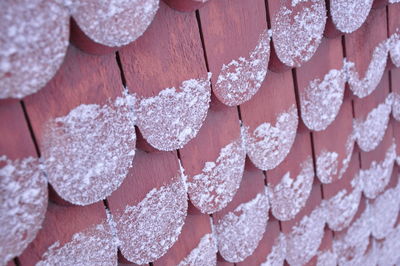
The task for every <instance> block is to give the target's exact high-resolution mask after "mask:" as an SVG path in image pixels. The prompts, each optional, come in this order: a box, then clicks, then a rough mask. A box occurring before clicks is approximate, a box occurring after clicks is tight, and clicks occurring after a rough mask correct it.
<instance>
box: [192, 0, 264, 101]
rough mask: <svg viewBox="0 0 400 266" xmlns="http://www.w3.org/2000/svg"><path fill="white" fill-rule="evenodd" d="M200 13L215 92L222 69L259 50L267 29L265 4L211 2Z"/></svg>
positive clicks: (233, 0) (253, 0)
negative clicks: (262, 36)
mask: <svg viewBox="0 0 400 266" xmlns="http://www.w3.org/2000/svg"><path fill="white" fill-rule="evenodd" d="M199 12H200V19H201V29H202V32H203V36H204V45H205V50H206V55H207V62H208V66H209V70H210V71H211V72H212V73H213V76H212V78H211V80H212V83H213V85H214V89H215V83H216V82H217V79H218V76H219V74H220V72H221V68H222V66H223V65H224V64H225V65H227V64H229V63H230V62H231V61H232V60H237V61H238V59H239V57H243V58H246V59H248V57H249V53H251V52H252V51H253V50H254V48H255V47H256V46H257V44H258V42H259V38H260V35H261V34H262V33H263V31H264V30H265V29H266V28H267V19H266V12H265V3H264V1H262V0H248V1H241V0H218V1H210V2H209V3H208V4H207V5H206V6H204V7H203V8H201V9H200V11H199ZM267 75H268V74H267ZM217 97H218V96H217ZM254 97H256V96H254Z"/></svg>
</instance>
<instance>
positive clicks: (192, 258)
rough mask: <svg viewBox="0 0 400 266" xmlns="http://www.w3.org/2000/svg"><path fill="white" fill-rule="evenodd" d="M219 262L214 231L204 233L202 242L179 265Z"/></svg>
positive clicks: (187, 265)
mask: <svg viewBox="0 0 400 266" xmlns="http://www.w3.org/2000/svg"><path fill="white" fill-rule="evenodd" d="M216 264H217V243H216V239H215V236H214V234H213V233H211V234H206V235H204V236H203V237H202V238H201V240H200V243H199V244H198V245H197V247H196V248H195V249H193V250H192V251H191V252H190V254H189V255H188V256H186V257H185V258H184V259H183V260H182V261H181V262H180V263H179V264H178V266H190V265H196V266H211V265H216Z"/></svg>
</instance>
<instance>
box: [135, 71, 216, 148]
mask: <svg viewBox="0 0 400 266" xmlns="http://www.w3.org/2000/svg"><path fill="white" fill-rule="evenodd" d="M210 78H211V73H208V77H207V78H205V79H190V80H185V81H183V82H182V85H181V87H180V88H179V90H176V89H175V88H166V89H164V90H162V91H161V92H160V93H159V94H158V95H157V96H154V97H150V98H141V99H140V100H139V101H138V102H137V105H136V112H137V116H138V119H137V126H138V127H139V129H140V132H141V133H142V134H143V137H144V138H145V139H146V140H147V142H149V144H150V145H152V146H153V147H155V148H156V149H159V150H163V151H172V150H176V149H180V148H182V147H183V146H184V145H185V144H186V143H188V142H189V141H190V140H191V139H193V138H194V137H196V135H197V133H198V131H199V130H200V128H201V126H202V125H203V122H204V120H205V118H206V116H207V111H208V108H209V106H210V101H211V99H210V97H211V87H210Z"/></svg>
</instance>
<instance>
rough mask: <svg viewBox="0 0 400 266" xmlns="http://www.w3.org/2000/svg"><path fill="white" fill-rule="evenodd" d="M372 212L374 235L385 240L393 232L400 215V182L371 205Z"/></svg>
mask: <svg viewBox="0 0 400 266" xmlns="http://www.w3.org/2000/svg"><path fill="white" fill-rule="evenodd" d="M371 211H372V214H373V215H372V217H371V227H372V230H371V231H372V235H373V236H374V237H375V238H376V239H383V238H385V237H386V236H387V235H388V234H389V233H390V232H391V231H392V230H393V228H394V226H395V223H396V222H397V218H398V216H399V213H400V212H399V211H400V182H399V183H398V184H397V187H395V188H390V189H388V190H386V191H385V192H384V193H383V194H381V195H379V196H378V197H377V198H376V199H375V200H374V202H373V203H372V204H371Z"/></svg>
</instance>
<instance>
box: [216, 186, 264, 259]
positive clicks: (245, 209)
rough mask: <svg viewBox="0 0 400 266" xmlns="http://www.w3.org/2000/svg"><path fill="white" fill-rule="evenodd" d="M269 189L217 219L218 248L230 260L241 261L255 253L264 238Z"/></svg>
mask: <svg viewBox="0 0 400 266" xmlns="http://www.w3.org/2000/svg"><path fill="white" fill-rule="evenodd" d="M267 193H268V192H267V189H265V190H264V191H263V192H261V193H259V194H257V196H256V197H255V198H254V199H252V200H251V201H249V202H246V203H242V204H240V205H239V206H238V207H237V208H236V209H235V210H234V211H233V212H229V213H228V214H226V215H225V216H224V217H223V218H222V219H220V220H219V221H217V223H216V226H215V232H216V235H217V241H218V242H217V243H218V250H219V252H220V254H221V255H222V257H223V258H224V259H225V260H227V261H229V262H240V261H243V260H244V259H245V258H247V257H248V256H250V255H251V254H253V252H254V250H255V249H256V248H257V246H258V243H259V242H260V240H261V239H262V237H263V235H264V232H265V229H266V227H267V221H268V211H269V202H268V195H267Z"/></svg>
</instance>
